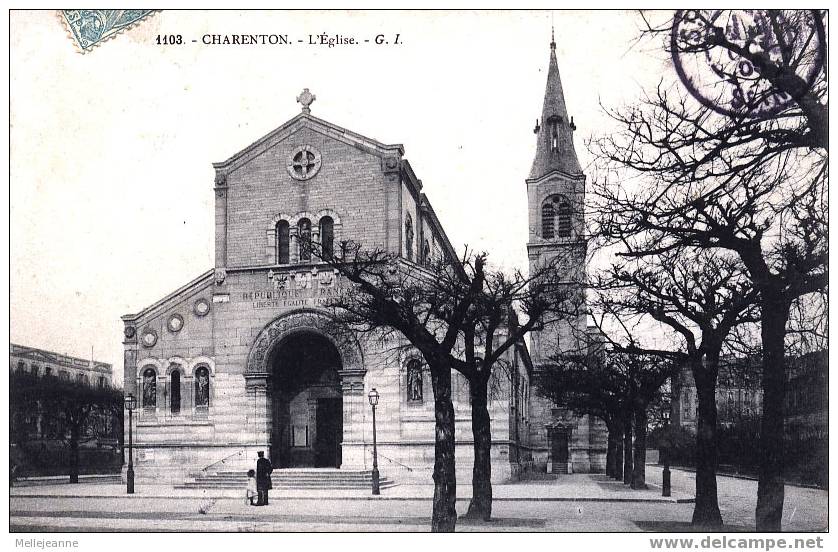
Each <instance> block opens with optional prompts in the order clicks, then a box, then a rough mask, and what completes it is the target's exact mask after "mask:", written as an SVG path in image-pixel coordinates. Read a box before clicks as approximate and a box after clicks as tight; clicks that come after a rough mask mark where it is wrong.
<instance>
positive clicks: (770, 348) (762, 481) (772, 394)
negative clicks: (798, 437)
mask: <svg viewBox="0 0 838 552" xmlns="http://www.w3.org/2000/svg"><path fill="white" fill-rule="evenodd" d="M761 292H762V301H763V303H762V317H761V322H762V355H763V356H762V425H761V435H760V449H761V450H760V466H759V485H758V487H757V508H756V530H757V531H780V530H781V528H782V518H783V500H784V491H785V489H784V483H785V482H784V480H783V400H784V399H785V358H784V355H785V349H784V341H785V335H786V322H787V321H788V317H789V306H788V304H787V303H786V302H785V301H783V300H782V298H781V296H780V292H779V291H778V292H776V293H771V292H770V291H767V290H761Z"/></svg>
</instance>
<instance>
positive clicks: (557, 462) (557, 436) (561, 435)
mask: <svg viewBox="0 0 838 552" xmlns="http://www.w3.org/2000/svg"><path fill="white" fill-rule="evenodd" d="M552 441H553V447H552V453H553V473H567V460H568V457H569V454H568V434H567V431H562V430H556V431H553V439H552Z"/></svg>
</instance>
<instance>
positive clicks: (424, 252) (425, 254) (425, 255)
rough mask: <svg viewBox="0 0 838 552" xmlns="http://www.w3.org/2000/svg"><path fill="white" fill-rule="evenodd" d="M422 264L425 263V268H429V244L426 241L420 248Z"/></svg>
mask: <svg viewBox="0 0 838 552" xmlns="http://www.w3.org/2000/svg"><path fill="white" fill-rule="evenodd" d="M422 262H423V263H425V266H431V244H430V243H428V240H425V244H424V245H423V246H422Z"/></svg>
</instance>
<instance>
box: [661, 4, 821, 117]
mask: <svg viewBox="0 0 838 552" xmlns="http://www.w3.org/2000/svg"><path fill="white" fill-rule="evenodd" d="M670 48H671V51H672V60H673V62H674V64H675V70H676V71H677V73H678V76H679V77H680V78H681V80H682V82H683V83H684V85H685V86H686V87H687V89H688V90H689V91H690V93H691V94H692V95H693V96H695V98H696V99H697V100H698V101H699V102H701V103H702V104H703V105H705V106H707V107H709V108H710V109H713V110H714V111H717V112H719V113H722V114H724V115H729V116H733V117H751V118H763V117H770V116H771V115H775V114H776V113H778V112H780V111H782V110H784V109H786V108H787V107H789V106H790V105H791V104H792V103H794V102H796V101H797V100H799V99H800V98H801V97H802V96H803V95H804V94H806V93H807V92H808V91H809V90H810V89H811V88H812V86H813V85H814V83H815V80H816V79H817V78H818V75H819V74H820V72H821V70H822V68H823V64H824V56H825V49H826V34H825V31H824V26H823V21H822V20H821V17H820V14H819V13H818V12H817V11H815V10H678V11H677V12H675V16H674V19H673V24H672V35H671V37H670Z"/></svg>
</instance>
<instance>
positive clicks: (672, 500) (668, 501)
mask: <svg viewBox="0 0 838 552" xmlns="http://www.w3.org/2000/svg"><path fill="white" fill-rule="evenodd" d="M12 497H18V498H49V499H62V498H87V499H94V498H95V499H103V498H136V499H145V498H148V499H155V500H160V499H166V500H190V499H191V500H208V499H214V500H225V499H227V500H240V499H239V498H236V497H231V496H215V495H202V496H172V495H136V494H135V495H133V496H128V495H119V496H110V495H46V494H12V495H10V497H9V498H12ZM271 500H272V501H274V500H275V501H283V500H340V501H349V500H402V501H427V502H430V501H432V500H433V498H430V497H426V496H421V497H420V496H384V495H379V496H287V495H284V496H279V497H276V498H274V497H271ZM457 500H471V497H458V498H457ZM492 500H493V501H494V502H632V503H648V504H691V503H694V502H695V498H594V497H580V498H573V497H550V496H541V497H494V498H492Z"/></svg>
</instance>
